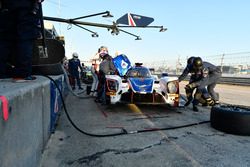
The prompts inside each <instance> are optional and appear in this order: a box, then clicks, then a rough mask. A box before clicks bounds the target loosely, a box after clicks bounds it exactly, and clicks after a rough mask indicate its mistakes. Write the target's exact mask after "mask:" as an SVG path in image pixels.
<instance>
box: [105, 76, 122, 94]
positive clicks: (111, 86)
mask: <svg viewBox="0 0 250 167" xmlns="http://www.w3.org/2000/svg"><path fill="white" fill-rule="evenodd" d="M118 86H119V84H118V81H116V80H111V79H110V80H107V88H108V91H112V92H117V90H118Z"/></svg>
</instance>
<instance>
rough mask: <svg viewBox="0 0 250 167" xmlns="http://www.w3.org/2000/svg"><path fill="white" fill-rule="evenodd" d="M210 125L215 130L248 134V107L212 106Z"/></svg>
mask: <svg viewBox="0 0 250 167" xmlns="http://www.w3.org/2000/svg"><path fill="white" fill-rule="evenodd" d="M210 121H211V126H212V127H213V128H215V129H217V130H220V131H223V132H226V133H230V134H236V135H243V136H250V108H248V107H244V106H232V105H220V106H213V107H212V109H211V113H210Z"/></svg>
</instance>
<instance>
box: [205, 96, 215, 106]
mask: <svg viewBox="0 0 250 167" xmlns="http://www.w3.org/2000/svg"><path fill="white" fill-rule="evenodd" d="M206 102H207V105H208V106H214V104H215V101H214V100H213V99H212V98H207V99H206Z"/></svg>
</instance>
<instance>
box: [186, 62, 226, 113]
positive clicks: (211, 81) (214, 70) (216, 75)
mask: <svg viewBox="0 0 250 167" xmlns="http://www.w3.org/2000/svg"><path fill="white" fill-rule="evenodd" d="M192 68H193V70H194V72H195V73H199V74H201V75H202V77H201V79H200V80H198V81H195V82H192V83H189V84H188V85H186V89H193V88H197V92H196V95H195V100H194V101H193V109H194V110H195V111H198V109H197V107H196V106H197V104H198V98H200V97H201V96H203V97H204V99H205V100H206V102H207V104H208V105H214V104H219V94H218V93H216V92H215V91H214V88H215V86H216V84H217V83H218V80H219V79H220V78H221V75H222V72H221V70H220V68H219V67H217V66H215V65H213V64H211V63H209V62H203V61H202V59H201V58H200V57H195V58H194V59H193V63H192ZM206 87H207V91H206Z"/></svg>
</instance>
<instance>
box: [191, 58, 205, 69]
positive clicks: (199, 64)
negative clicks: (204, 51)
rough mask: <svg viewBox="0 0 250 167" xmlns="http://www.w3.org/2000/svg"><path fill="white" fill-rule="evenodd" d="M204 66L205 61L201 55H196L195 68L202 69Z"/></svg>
mask: <svg viewBox="0 0 250 167" xmlns="http://www.w3.org/2000/svg"><path fill="white" fill-rule="evenodd" d="M202 67H203V62H202V59H201V58H200V57H195V58H194V60H193V69H194V70H201V69H202Z"/></svg>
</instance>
